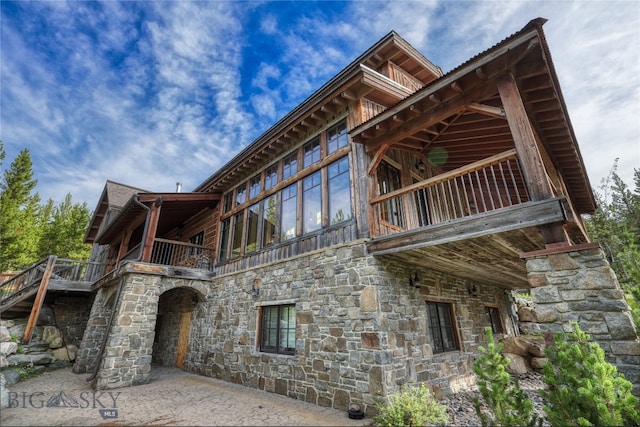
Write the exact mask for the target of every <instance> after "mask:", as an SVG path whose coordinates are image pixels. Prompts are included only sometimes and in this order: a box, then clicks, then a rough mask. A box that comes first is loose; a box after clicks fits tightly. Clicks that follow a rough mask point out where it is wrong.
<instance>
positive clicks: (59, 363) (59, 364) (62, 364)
mask: <svg viewBox="0 0 640 427" xmlns="http://www.w3.org/2000/svg"><path fill="white" fill-rule="evenodd" d="M70 366H71V363H70V362H69V361H68V360H56V361H55V362H53V363H50V364H48V365H47V367H46V368H47V369H48V370H53V369H62V368H68V367H70Z"/></svg>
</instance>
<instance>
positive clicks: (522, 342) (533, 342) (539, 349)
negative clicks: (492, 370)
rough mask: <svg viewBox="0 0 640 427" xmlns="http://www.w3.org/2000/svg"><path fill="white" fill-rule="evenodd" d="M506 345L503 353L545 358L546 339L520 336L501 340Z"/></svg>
mask: <svg viewBox="0 0 640 427" xmlns="http://www.w3.org/2000/svg"><path fill="white" fill-rule="evenodd" d="M500 342H501V343H502V344H503V345H504V348H503V352H505V353H515V354H519V355H520V356H523V357H526V358H530V357H532V356H533V357H544V348H545V344H544V338H543V337H537V336H530V335H520V336H517V337H513V336H510V337H505V338H503V339H501V340H500Z"/></svg>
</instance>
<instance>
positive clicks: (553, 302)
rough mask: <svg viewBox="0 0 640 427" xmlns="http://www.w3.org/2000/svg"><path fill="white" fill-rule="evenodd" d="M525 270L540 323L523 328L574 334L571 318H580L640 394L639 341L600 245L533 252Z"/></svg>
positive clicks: (585, 328) (627, 307)
mask: <svg viewBox="0 0 640 427" xmlns="http://www.w3.org/2000/svg"><path fill="white" fill-rule="evenodd" d="M527 271H528V277H529V282H530V284H531V286H532V289H531V297H532V299H533V302H534V303H535V306H536V320H537V322H535V323H530V324H529V327H528V328H527V329H528V330H525V331H523V332H524V333H543V332H546V331H551V332H558V331H565V332H570V331H571V330H572V329H571V325H570V324H571V322H574V321H575V322H578V324H579V326H580V329H582V330H583V331H584V332H586V333H588V334H589V335H590V336H591V338H592V339H593V340H594V341H595V342H597V343H598V344H599V345H600V346H601V347H602V349H603V350H604V351H605V353H606V355H607V359H608V360H609V362H611V363H612V364H614V365H616V366H617V368H618V370H619V371H620V372H621V373H623V374H624V375H625V377H626V378H627V379H628V380H629V381H631V382H632V383H634V393H635V394H636V395H640V340H639V339H638V335H637V331H636V327H635V324H634V322H633V318H632V316H631V310H630V308H629V305H628V304H627V302H626V300H625V299H624V293H623V291H622V288H621V286H620V284H619V283H618V279H617V278H616V275H615V273H614V271H613V270H612V269H611V267H610V265H609V262H608V261H607V259H606V257H605V254H604V252H603V251H602V249H600V247H599V246H597V245H595V244H589V245H584V246H583V249H573V250H568V251H566V252H559V253H550V254H540V255H533V256H531V257H530V258H528V259H527Z"/></svg>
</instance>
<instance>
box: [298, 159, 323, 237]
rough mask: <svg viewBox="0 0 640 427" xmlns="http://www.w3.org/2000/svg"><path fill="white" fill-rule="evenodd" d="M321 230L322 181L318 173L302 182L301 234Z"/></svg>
mask: <svg viewBox="0 0 640 427" xmlns="http://www.w3.org/2000/svg"><path fill="white" fill-rule="evenodd" d="M320 228H322V179H321V175H320V171H318V172H316V173H314V174H312V175H309V176H308V177H306V178H305V179H303V180H302V232H303V233H309V232H311V231H315V230H319V229H320Z"/></svg>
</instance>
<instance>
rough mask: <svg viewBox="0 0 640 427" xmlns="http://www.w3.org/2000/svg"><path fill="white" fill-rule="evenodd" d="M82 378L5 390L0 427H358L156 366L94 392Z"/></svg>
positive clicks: (56, 376)
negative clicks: (147, 374) (138, 380)
mask: <svg viewBox="0 0 640 427" xmlns="http://www.w3.org/2000/svg"><path fill="white" fill-rule="evenodd" d="M87 377H88V374H80V375H78V374H74V373H72V372H71V369H60V370H57V371H50V372H45V373H43V374H41V375H39V376H37V377H34V378H30V379H28V380H25V381H21V382H19V383H18V384H14V385H12V386H9V387H8V389H9V392H10V400H9V402H10V407H9V408H2V410H1V413H0V425H1V426H3V427H6V426H66V425H69V426H120V425H130V426H141V425H156V426H161V425H162V426H164V425H167V426H169V425H171V426H175V425H181V426H183V425H184V426H209V425H210V426H365V425H368V424H370V423H371V420H370V419H366V418H365V419H363V420H351V419H349V418H348V416H347V413H346V411H338V410H336V409H331V408H323V407H320V406H316V405H311V404H309V403H305V402H302V401H299V400H295V399H292V398H289V397H285V396H280V395H276V394H273V393H267V392H264V391H260V390H255V389H251V388H248V387H243V386H240V385H237V384H231V383H227V382H224V381H221V380H217V379H213V378H208V377H202V376H199V375H194V374H189V373H186V372H183V371H180V370H178V369H173V368H166V367H159V366H158V367H156V366H154V367H153V368H152V371H151V380H150V382H149V383H148V384H144V385H138V386H134V387H126V388H120V389H116V390H109V391H93V390H92V389H91V387H90V385H89V383H88V382H87V381H86V378H87Z"/></svg>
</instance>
